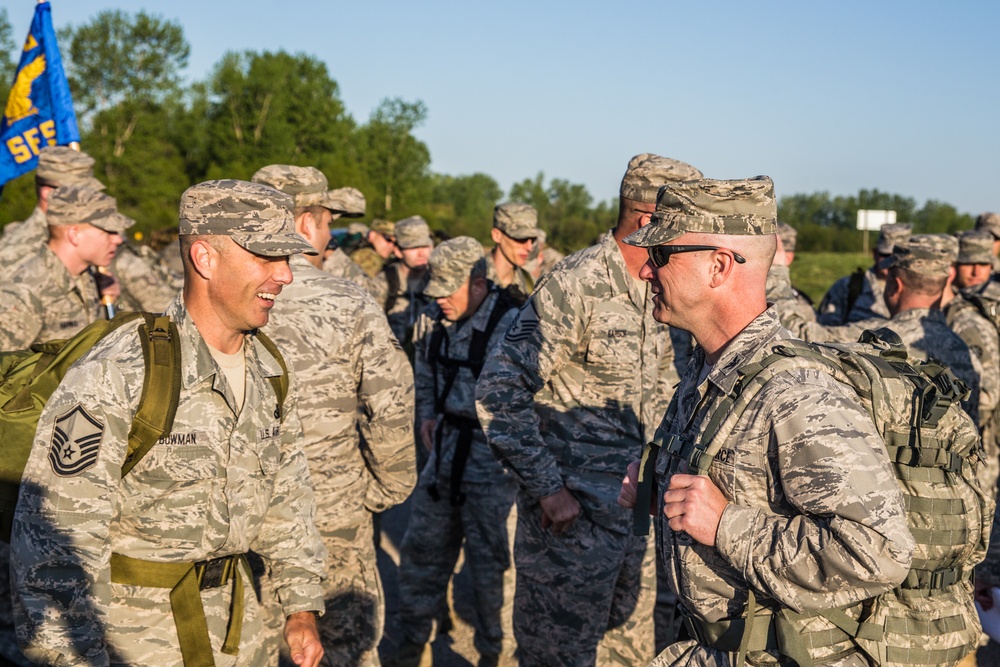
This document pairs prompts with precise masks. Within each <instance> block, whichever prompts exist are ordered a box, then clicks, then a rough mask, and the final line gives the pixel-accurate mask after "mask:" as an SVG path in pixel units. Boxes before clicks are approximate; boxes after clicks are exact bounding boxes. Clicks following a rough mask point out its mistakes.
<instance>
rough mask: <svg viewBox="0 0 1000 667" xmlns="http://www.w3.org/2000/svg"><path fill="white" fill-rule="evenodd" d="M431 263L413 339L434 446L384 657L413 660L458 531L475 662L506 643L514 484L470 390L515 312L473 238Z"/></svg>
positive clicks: (426, 440) (491, 660)
mask: <svg viewBox="0 0 1000 667" xmlns="http://www.w3.org/2000/svg"><path fill="white" fill-rule="evenodd" d="M429 263H430V280H429V282H428V283H427V287H426V288H425V290H424V293H425V294H426V295H427V296H429V297H430V298H432V299H434V300H435V303H432V304H431V305H430V306H428V307H427V309H426V310H425V311H424V312H423V313H422V314H421V316H420V320H419V321H418V322H417V327H416V330H415V337H414V338H415V346H416V377H417V422H418V423H419V424H420V439H421V441H422V442H423V445H424V447H426V448H427V450H428V451H429V452H431V454H430V458H429V459H428V461H427V463H426V464H425V465H424V467H423V470H422V472H421V474H420V482H419V484H418V487H417V491H416V493H415V494H414V495H413V499H412V501H411V503H410V519H409V523H408V524H407V528H406V535H405V536H404V538H403V542H402V545H401V546H400V563H399V594H400V605H399V607H400V609H399V618H400V623H401V624H402V630H403V644H402V645H401V646H400V647H399V649H398V650H397V651H396V653H395V655H394V656H393V658H392V659H391V660H387V661H386V663H387V664H389V665H397V666H398V667H404V666H406V665H412V666H413V667H416V665H418V664H419V662H420V659H421V654H422V653H423V652H424V650H425V645H426V643H427V641H428V639H429V638H430V634H431V628H432V625H433V621H434V619H435V618H436V616H437V614H438V611H439V610H440V609H441V607H442V606H443V605H444V603H445V596H446V595H447V592H448V581H449V579H450V578H451V574H452V572H453V571H454V568H455V563H456V562H457V560H458V555H459V551H460V550H461V549H462V542H463V538H464V541H465V553H466V559H465V562H466V564H467V566H468V567H469V568H470V569H471V572H472V587H473V597H474V600H475V618H474V626H475V646H476V649H477V650H478V651H479V655H480V658H479V663H478V664H479V665H481V666H486V665H496V664H498V660H499V656H500V653H501V649H502V648H503V631H502V629H501V624H500V610H501V608H502V607H503V573H504V571H505V570H506V569H507V568H508V567H510V553H509V550H510V543H509V540H508V537H507V527H506V525H505V522H506V520H507V515H508V514H509V512H510V508H511V506H512V505H513V504H514V494H515V486H514V480H513V479H512V478H511V476H510V475H509V474H508V473H507V472H506V471H505V470H504V469H503V468H502V467H501V465H500V464H499V463H498V462H497V460H496V459H495V458H494V457H493V454H492V453H491V452H490V450H489V447H488V446H487V444H486V437H485V436H484V435H483V431H482V429H481V428H480V426H479V420H478V418H477V417H476V406H475V393H476V379H477V377H478V376H479V371H480V370H481V369H482V364H483V362H484V360H485V356H486V353H487V351H488V350H489V349H492V348H493V347H495V346H496V344H497V342H498V340H499V339H500V338H501V337H502V336H503V332H504V331H506V329H507V326H508V325H509V324H510V322H511V321H512V320H513V319H514V315H515V314H516V310H515V304H514V302H512V301H510V300H509V299H508V298H507V293H506V292H502V291H500V290H498V289H496V288H495V287H494V285H493V283H492V282H491V281H490V280H489V279H488V278H486V262H485V261H484V259H483V249H482V246H481V245H480V244H479V242H478V241H476V240H475V239H473V238H471V237H469V236H460V237H458V238H454V239H451V240H449V241H445V242H444V243H442V244H441V245H439V246H438V247H437V248H435V249H434V252H432V253H431V256H430V262H429Z"/></svg>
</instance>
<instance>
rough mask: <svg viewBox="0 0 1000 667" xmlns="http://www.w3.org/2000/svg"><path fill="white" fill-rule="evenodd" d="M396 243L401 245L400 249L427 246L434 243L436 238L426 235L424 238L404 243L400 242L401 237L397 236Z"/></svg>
mask: <svg viewBox="0 0 1000 667" xmlns="http://www.w3.org/2000/svg"><path fill="white" fill-rule="evenodd" d="M396 245H397V246H399V249H400V250H409V249H410V248H426V247H427V246H432V245H434V240H433V239H432V238H431V237H429V236H425V237H424V238H422V239H417V240H416V241H413V242H411V243H407V244H406V245H403V244H402V243H400V242H399V237H396Z"/></svg>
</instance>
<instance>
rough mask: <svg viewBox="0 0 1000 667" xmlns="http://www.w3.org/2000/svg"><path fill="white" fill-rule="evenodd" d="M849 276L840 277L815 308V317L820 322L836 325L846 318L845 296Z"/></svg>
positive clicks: (842, 322) (846, 294)
mask: <svg viewBox="0 0 1000 667" xmlns="http://www.w3.org/2000/svg"><path fill="white" fill-rule="evenodd" d="M849 283H850V277H846V278H841V279H840V280H838V281H837V282H835V283H834V284H833V285H831V286H830V289H829V290H827V292H826V294H824V295H823V300H822V301H820V302H819V308H817V309H816V313H817V314H816V319H817V320H818V321H819V323H820V324H826V325H834V326H836V325H838V324H844V322H845V321H846V320H847V296H848V288H849Z"/></svg>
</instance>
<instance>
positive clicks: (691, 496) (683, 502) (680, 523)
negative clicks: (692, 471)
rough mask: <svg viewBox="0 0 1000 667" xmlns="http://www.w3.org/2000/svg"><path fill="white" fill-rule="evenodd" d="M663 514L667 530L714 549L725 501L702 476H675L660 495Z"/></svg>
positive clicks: (706, 478) (727, 502)
mask: <svg viewBox="0 0 1000 667" xmlns="http://www.w3.org/2000/svg"><path fill="white" fill-rule="evenodd" d="M663 502H664V505H663V515H664V516H666V517H667V519H668V520H669V521H668V523H669V524H670V529H671V530H675V531H678V532H682V533H687V534H688V535H690V536H691V537H693V538H694V539H695V540H697V541H698V542H700V543H701V544H704V545H706V546H710V547H713V546H715V534H716V533H717V532H718V530H719V521H720V520H721V519H722V513H723V512H724V511H725V509H726V506H727V505H729V501H728V500H726V497H725V496H723V495H722V492H721V491H719V489H718V487H716V486H715V484H713V483H712V480H710V479H709V478H708V477H705V476H704V475H682V474H675V475H673V476H671V478H670V486H669V487H668V488H667V491H666V493H664V494H663Z"/></svg>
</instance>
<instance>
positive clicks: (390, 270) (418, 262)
mask: <svg viewBox="0 0 1000 667" xmlns="http://www.w3.org/2000/svg"><path fill="white" fill-rule="evenodd" d="M433 249H434V241H433V240H432V239H431V230H430V227H428V226H427V221H426V220H424V219H423V218H421V217H420V216H419V215H414V216H411V217H409V218H406V219H404V220H400V221H399V222H397V223H396V248H395V249H394V250H393V254H395V256H396V259H398V260H399V261H398V262H393V263H391V264H388V265H386V267H385V281H386V301H385V312H386V316H387V317H388V318H389V326H390V327H392V332H393V333H394V334H396V339H397V340H398V341H399V343H400V345H402V346H403V349H405V350H407V351H408V354H409V355H410V356H411V357H412V350H413V341H412V340H411V339H412V338H413V327H414V325H415V324H416V322H417V318H418V317H419V316H420V313H422V312H423V310H424V308H426V307H427V305H428V304H429V303H430V299H429V298H428V297H427V296H426V295H425V294H424V287H425V286H426V285H427V259H428V257H430V254H431V250H433Z"/></svg>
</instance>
